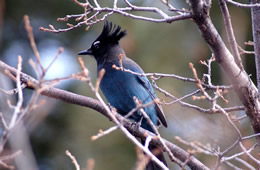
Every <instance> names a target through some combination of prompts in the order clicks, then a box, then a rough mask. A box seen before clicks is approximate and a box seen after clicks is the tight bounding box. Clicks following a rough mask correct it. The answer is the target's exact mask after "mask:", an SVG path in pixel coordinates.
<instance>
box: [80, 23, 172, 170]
mask: <svg viewBox="0 0 260 170" xmlns="http://www.w3.org/2000/svg"><path fill="white" fill-rule="evenodd" d="M125 35H126V30H124V31H121V27H120V26H117V25H113V24H112V23H111V22H109V21H105V24H104V27H103V30H102V32H101V34H100V35H99V36H98V38H97V39H96V40H95V41H94V42H93V43H92V45H91V47H90V48H89V49H88V50H85V51H82V52H80V53H79V55H91V56H94V57H95V59H96V61H97V69H98V72H99V71H100V70H101V69H105V74H104V76H103V78H102V80H101V83H100V89H101V91H102V92H103V94H104V96H105V97H106V99H107V101H108V102H109V103H110V104H111V105H112V106H113V107H115V108H116V109H117V112H118V113H120V114H122V115H126V114H127V113H128V112H130V111H131V110H132V109H133V108H135V107H136V103H135V102H134V100H133V98H134V97H136V98H137V99H138V100H140V101H141V102H142V104H147V103H151V102H153V101H154V99H156V98H157V96H156V94H155V92H154V90H153V87H152V85H151V83H150V81H149V80H148V78H147V77H145V76H138V75H134V74H131V73H128V72H124V71H121V70H116V69H115V68H113V65H116V66H118V67H120V60H121V62H122V66H123V67H124V68H125V69H129V70H131V71H134V72H137V73H144V72H143V70H142V68H141V67H140V66H139V65H138V64H136V63H135V62H134V61H133V60H131V59H130V58H128V57H127V56H126V54H125V52H124V50H123V49H122V48H121V47H120V45H119V40H120V39H121V38H122V37H124V36H125ZM120 58H121V59H120ZM144 111H145V112H146V113H147V115H148V116H149V118H150V119H151V121H152V122H153V124H154V125H156V126H157V125H160V124H163V125H164V126H165V127H167V122H166V119H165V116H164V113H163V110H162V108H161V106H160V105H158V104H157V103H154V104H152V105H150V106H148V107H145V108H144ZM130 119H132V120H134V121H135V122H140V123H141V127H143V128H144V129H146V130H149V131H150V132H154V130H153V129H152V127H151V126H150V125H149V123H148V121H147V120H146V119H145V118H143V116H142V113H140V111H137V112H135V113H134V114H133V115H132V116H131V117H130ZM142 142H143V143H144V141H142ZM155 148H156V147H155V146H152V145H151V146H149V149H150V150H153V149H155ZM157 157H158V158H159V159H160V160H161V161H162V162H164V163H165V165H166V166H167V163H166V161H165V159H164V157H163V154H162V153H161V154H159V155H157ZM146 169H147V170H160V169H161V168H160V166H158V165H157V164H156V163H155V162H153V161H150V162H149V163H148V165H147V166H146Z"/></svg>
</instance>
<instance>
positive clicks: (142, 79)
mask: <svg viewBox="0 0 260 170" xmlns="http://www.w3.org/2000/svg"><path fill="white" fill-rule="evenodd" d="M137 78H138V80H139V81H140V82H141V84H142V85H143V86H144V88H145V89H146V90H147V91H148V93H149V94H150V96H151V97H152V99H153V100H154V99H156V98H157V96H156V95H155V93H154V91H153V87H152V85H151V83H150V82H149V80H148V79H147V78H146V77H141V76H137ZM155 108H156V111H157V114H158V115H157V116H158V118H159V120H160V122H161V123H162V124H163V125H164V126H165V127H167V122H166V119H165V115H164V113H163V110H162V106H161V105H160V104H158V103H155Z"/></svg>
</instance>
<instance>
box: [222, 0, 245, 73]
mask: <svg viewBox="0 0 260 170" xmlns="http://www.w3.org/2000/svg"><path fill="white" fill-rule="evenodd" d="M219 6H220V9H221V12H222V15H223V19H224V24H225V28H226V32H227V37H228V42H229V45H230V49H231V53H232V55H233V56H234V59H235V62H236V64H237V65H238V66H239V68H240V69H241V70H243V65H242V61H241V58H240V54H239V51H238V46H237V42H236V38H235V35H234V31H233V28H232V23H231V16H230V14H229V11H228V8H227V4H226V2H225V1H224V0H219Z"/></svg>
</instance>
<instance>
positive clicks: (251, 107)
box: [190, 0, 260, 144]
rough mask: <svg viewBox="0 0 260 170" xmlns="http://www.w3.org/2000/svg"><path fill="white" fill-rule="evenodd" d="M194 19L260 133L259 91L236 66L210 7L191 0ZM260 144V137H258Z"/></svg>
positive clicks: (254, 126)
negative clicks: (218, 30)
mask: <svg viewBox="0 0 260 170" xmlns="http://www.w3.org/2000/svg"><path fill="white" fill-rule="evenodd" d="M190 5H191V9H192V12H193V19H194V21H195V23H196V24H197V26H198V29H199V30H200V32H201V34H202V36H203V38H204V40H205V41H206V42H207V44H208V46H209V48H210V50H211V51H212V53H213V54H214V55H215V57H216V61H217V62H218V63H219V65H220V66H221V68H222V69H223V71H224V72H225V73H226V75H227V77H228V78H229V79H230V81H231V82H232V84H234V85H235V84H239V85H240V86H235V87H234V89H235V91H236V93H237V95H238V96H239V99H240V101H241V103H242V104H243V105H244V107H245V110H246V114H247V115H248V117H249V118H250V121H251V125H252V127H253V129H254V131H255V133H259V132H260V112H259V110H260V103H259V101H258V100H257V98H258V90H257V88H256V87H255V85H254V83H253V82H252V80H251V79H250V77H249V75H248V74H247V73H246V72H244V71H241V69H240V68H239V66H238V65H237V64H236V62H235V59H234V56H233V55H232V54H231V53H230V51H229V50H228V49H227V47H226V45H225V43H224V42H223V40H222V38H221V37H220V35H219V33H218V32H217V30H216V28H215V26H214V25H213V23H212V21H211V19H210V17H209V6H207V4H205V2H204V1H202V0H190ZM257 140H258V143H259V144H260V137H257Z"/></svg>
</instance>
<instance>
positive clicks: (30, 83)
mask: <svg viewBox="0 0 260 170" xmlns="http://www.w3.org/2000/svg"><path fill="white" fill-rule="evenodd" d="M5 70H8V71H10V73H12V74H13V75H14V76H16V74H17V70H16V69H15V68H13V67H11V66H9V65H7V64H5V63H4V62H2V61H0V71H1V72H5ZM20 77H21V82H22V83H25V84H27V88H29V89H34V88H35V87H37V85H38V84H39V82H38V81H37V80H36V79H34V78H32V77H31V76H29V75H27V74H25V73H22V72H21V73H20ZM41 94H42V95H44V96H48V97H51V98H55V99H58V100H62V101H64V102H67V103H71V104H77V105H80V106H84V107H88V108H91V109H94V110H96V111H98V112H99V113H101V114H102V115H104V116H106V117H107V118H109V119H111V118H110V116H109V114H108V113H107V111H106V109H105V108H104V107H103V105H102V104H101V103H100V102H99V101H98V100H96V99H93V98H90V97H86V96H81V95H78V94H74V93H71V92H68V91H65V90H61V89H57V88H53V87H49V88H46V89H45V90H44V91H42V92H41ZM116 118H117V119H118V120H119V121H120V122H121V123H122V125H123V126H124V127H125V128H126V129H127V130H128V131H129V132H131V133H132V134H134V135H135V136H136V137H139V138H141V139H146V137H147V136H148V135H150V136H155V135H154V134H152V133H150V132H149V131H147V130H145V129H143V128H141V127H138V128H137V127H136V125H135V126H133V122H132V121H131V120H129V119H125V118H124V117H122V116H120V115H119V114H116ZM163 141H164V143H165V144H166V146H167V147H168V148H169V149H170V151H171V152H172V154H173V155H174V156H175V157H176V158H178V159H179V160H180V161H182V162H186V165H187V166H189V167H190V168H191V169H199V170H208V169H209V168H207V167H206V166H205V165H204V164H202V163H201V162H200V161H199V160H197V159H196V158H195V157H193V156H190V154H189V153H188V152H186V151H184V150H183V149H181V148H179V147H178V146H176V145H174V144H173V143H171V142H169V141H167V140H165V139H163ZM151 143H152V144H153V145H156V146H160V147H162V146H161V145H162V144H161V142H160V140H159V139H157V138H152V140H151Z"/></svg>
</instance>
